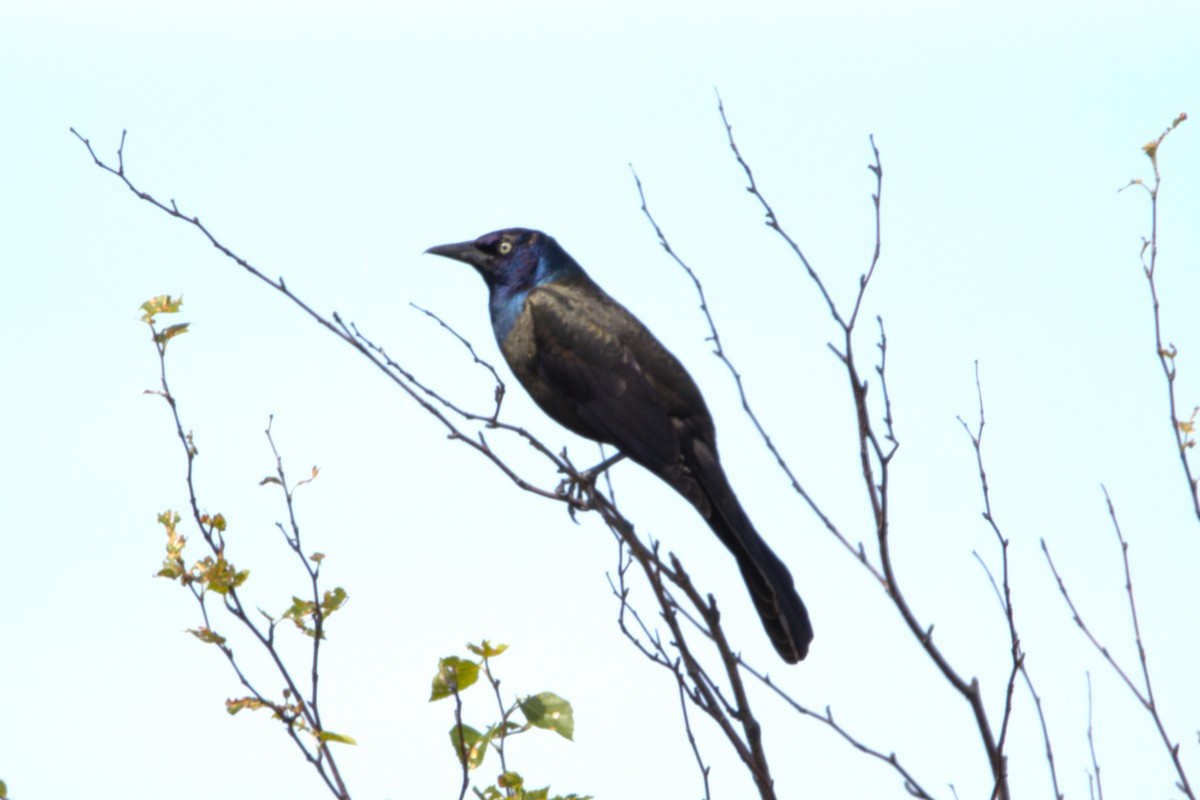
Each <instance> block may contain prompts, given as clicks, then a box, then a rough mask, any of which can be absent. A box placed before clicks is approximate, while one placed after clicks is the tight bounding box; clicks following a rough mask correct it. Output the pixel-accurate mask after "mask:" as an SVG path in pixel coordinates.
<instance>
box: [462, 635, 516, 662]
mask: <svg viewBox="0 0 1200 800" xmlns="http://www.w3.org/2000/svg"><path fill="white" fill-rule="evenodd" d="M467 649H468V650H470V651H471V652H472V653H474V654H475V655H477V656H483V657H484V658H495V657H496V656H498V655H500V654H501V653H503V652H504V651H505V650H507V649H508V645H506V644H497V645H493V644H492V643H491V642H490V641H488V640H487V639H484V640H483V643H482V644H478V645H474V644H469V645H467Z"/></svg>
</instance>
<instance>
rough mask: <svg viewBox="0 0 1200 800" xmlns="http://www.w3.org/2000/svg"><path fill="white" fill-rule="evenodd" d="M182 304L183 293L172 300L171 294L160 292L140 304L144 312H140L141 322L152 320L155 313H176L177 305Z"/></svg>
mask: <svg viewBox="0 0 1200 800" xmlns="http://www.w3.org/2000/svg"><path fill="white" fill-rule="evenodd" d="M182 305H183V295H180V296H179V297H177V298H175V299H174V300H172V299H171V295H169V294H160V295H159V296H158V297H151V298H150V299H149V300H147V301H146V302H144V303H142V305H141V306H140V308H141V309H142V311H143V312H144V313H143V314H142V322H154V315H155V314H178V313H179V307H180V306H182Z"/></svg>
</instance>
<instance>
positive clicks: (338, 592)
mask: <svg viewBox="0 0 1200 800" xmlns="http://www.w3.org/2000/svg"><path fill="white" fill-rule="evenodd" d="M345 603H346V590H345V589H343V588H342V587H340V586H338V587H337V588H335V589H334V590H333V591H332V592H325V597H324V599H323V600H321V610H322V611H324V612H325V613H326V614H332V613H333V612H334V611H337V610H338V609H339V608H341V607H342V606H343V605H345Z"/></svg>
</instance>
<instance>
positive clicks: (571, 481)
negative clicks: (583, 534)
mask: <svg viewBox="0 0 1200 800" xmlns="http://www.w3.org/2000/svg"><path fill="white" fill-rule="evenodd" d="M562 458H563V461H565V462H566V463H567V466H568V467H569V468H570V470H571V472H572V473H574V474H571V475H568V476H567V477H565V478H563V479H562V482H561V483H559V484H558V488H557V489H556V490H555V491H556V493H557V494H560V495H565V496H566V497H567V498H568V501H569V502H568V503H567V513H568V514H570V515H571V519H572V520H575V509H576V508H585V509H586V508H590V507H591V496H592V493H593V492H595V490H596V478H597V477H598V476H599V475H601V474H603V473H604V471H605V470H607V469H608V468H609V467H611V466H612V465H613V464H616V463H617V462H618V461H620V460H621V459H623V458H625V454H624V453H617V454H616V455H614V456H610V457H608V458H606V459H604V460H603V461H601V462H600V463H599V464H597V465H596V466H594V467H592V468H591V469H586V470H584V471H583V472H577V471H575V468H574V467H575V465H574V464H572V463H571V460H570V459H569V458H567V451H566V450H565V449H564V450H563V452H562Z"/></svg>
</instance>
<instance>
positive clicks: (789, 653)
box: [426, 228, 813, 664]
mask: <svg viewBox="0 0 1200 800" xmlns="http://www.w3.org/2000/svg"><path fill="white" fill-rule="evenodd" d="M426 252H427V253H433V254H435V255H439V256H444V257H446V258H451V259H454V260H456V261H462V262H464V263H467V264H470V265H471V266H473V267H474V268H475V269H476V270H477V271H478V272H479V274H480V275H482V276H483V279H484V281H485V282H486V283H487V286H488V291H489V294H490V298H489V306H490V308H491V314H492V327H493V329H494V330H495V333H496V341H497V342H498V343H499V345H500V350H501V351H502V352H503V353H504V358H505V359H506V360H507V361H508V365H509V366H510V367H511V368H512V371H513V374H515V375H516V376H517V380H519V381H520V382H521V385H523V386H524V387H525V389H526V390H527V391H528V392H529V394H530V395H532V396H533V399H534V400H535V401H536V402H537V404H538V405H539V406H541V408H542V410H543V411H545V412H546V413H547V414H549V415H550V417H552V418H553V419H554V420H555V421H557V422H558V423H559V424H561V425H563V426H564V427H566V428H568V429H569V430H571V431H574V432H575V433H577V434H579V435H580V436H584V437H586V438H588V439H593V440H596V441H599V442H606V443H608V444H611V445H613V446H614V447H616V448H617V449H618V450H619V451H620V452H621V453H622V454H624V455H625V456H628V457H629V458H631V459H633V460H634V461H635V462H637V463H638V464H641V465H642V466H643V467H645V468H646V469H648V470H650V471H651V472H653V473H654V474H655V475H657V476H658V477H660V478H661V479H662V480H663V481H665V482H666V483H667V484H668V485H670V486H671V487H672V488H673V489H675V491H677V492H679V493H680V494H681V495H683V496H684V497H686V498H687V499H688V501H689V502H691V504H692V505H694V506H695V507H696V509H697V510H698V511H699V512H700V515H701V516H703V517H704V519H705V521H706V522H707V523H708V525H709V527H710V528H712V530H713V532H714V533H715V534H716V535H717V537H718V538H720V540H721V542H722V543H723V544H724V545H725V547H727V548H728V549H729V551H730V552H731V553H733V555H734V557H735V558H736V559H737V563H738V567H739V568H740V569H741V571H742V577H743V578H744V579H745V581H746V586H747V588H748V589H749V590H750V597H751V598H752V599H753V601H754V605H755V607H756V608H757V610H758V614H759V616H760V617H761V618H762V623H763V627H764V628H766V631H767V634H768V635H769V636H770V637H771V643H772V644H773V645H775V649H776V650H777V651H779V655H780V656H782V657H783V660H784V661H786V662H788V663H789V664H794V663H796V662H797V661H800V660H801V659H803V658H804V657H805V656H806V655H807V654H808V645H809V643H810V642H811V641H812V638H813V632H812V626H811V624H810V623H809V620H808V611H807V610H806V609H805V607H804V602H803V601H802V600H801V599H800V596H799V595H798V594H797V593H796V589H795V586H794V585H793V583H792V575H791V573H790V572H788V569H787V567H786V566H784V564H783V562H782V561H780V560H779V558H778V556H776V555H775V553H774V552H772V551H771V548H770V547H769V546H767V543H766V542H764V541H763V540H762V537H760V536H759V535H758V532H757V531H756V530H755V529H754V525H753V524H751V522H750V519H749V517H747V516H746V512H745V511H743V510H742V506H741V504H740V503H739V502H738V499H737V495H735V494H734V493H733V489H732V488H731V487H730V486H729V481H728V479H727V478H726V477H725V472H724V470H722V469H721V461H720V459H719V458H718V456H717V440H716V431H715V429H714V427H713V421H712V417H711V416H710V415H709V413H708V408H707V407H706V406H705V404H704V398H703V397H702V396H701V394H700V390H699V389H698V388H696V383H695V381H693V380H692V377H691V376H690V375H689V374H688V373H687V370H685V369H684V368H683V365H682V364H680V363H679V361H678V360H677V359H676V358H675V357H674V356H673V355H671V353H670V352H668V351H667V349H666V348H665V347H663V346H662V344H661V343H660V342H659V341H658V339H656V338H654V335H653V334H651V333H650V331H648V330H647V329H646V326H644V325H643V324H642V323H641V322H640V321H638V319H637V317H635V316H633V314H631V313H629V311H627V310H626V309H625V307H624V306H622V305H620V304H619V303H617V301H615V300H613V299H612V298H611V297H609V296H608V295H607V294H606V293H605V292H604V290H603V289H601V288H600V287H599V286H597V285H596V284H595V283H594V282H592V280H591V278H589V277H588V276H587V274H586V273H585V272H584V271H583V268H582V267H580V266H579V264H577V263H576V262H575V260H574V259H573V258H571V256H569V255H568V254H567V252H566V251H565V250H563V249H562V247H560V246H559V244H558V242H556V241H555V240H554V239H553V238H551V237H549V236H547V235H546V234H544V233H542V232H540V231H532V230H526V229H523V228H511V229H509V230H502V231H495V232H493V233H488V234H484V235H483V236H480V237H479V238H478V239H476V240H475V241H472V242H459V243H457V244H444V245H438V246H437V247H431V248H429V249H428V250H427V251H426Z"/></svg>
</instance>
